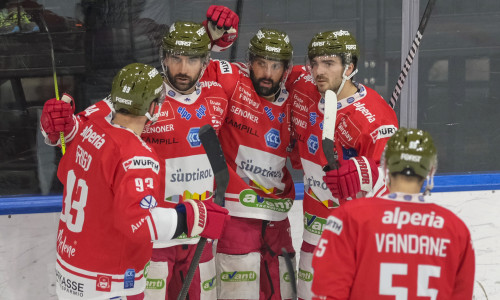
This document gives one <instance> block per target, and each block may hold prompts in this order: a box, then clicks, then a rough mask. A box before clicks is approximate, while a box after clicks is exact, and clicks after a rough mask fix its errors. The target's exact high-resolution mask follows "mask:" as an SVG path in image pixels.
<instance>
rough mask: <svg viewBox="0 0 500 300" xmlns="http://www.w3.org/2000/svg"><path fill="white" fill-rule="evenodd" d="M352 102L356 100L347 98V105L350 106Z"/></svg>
mask: <svg viewBox="0 0 500 300" xmlns="http://www.w3.org/2000/svg"><path fill="white" fill-rule="evenodd" d="M354 100H356V99H354V97H349V98H347V103H349V104H351V103H353V102H354Z"/></svg>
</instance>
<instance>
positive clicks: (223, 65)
mask: <svg viewBox="0 0 500 300" xmlns="http://www.w3.org/2000/svg"><path fill="white" fill-rule="evenodd" d="M219 63H220V72H221V73H222V74H232V73H233V68H232V67H231V64H230V63H229V62H228V61H226V60H221V61H219Z"/></svg>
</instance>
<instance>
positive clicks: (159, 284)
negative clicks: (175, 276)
mask: <svg viewBox="0 0 500 300" xmlns="http://www.w3.org/2000/svg"><path fill="white" fill-rule="evenodd" d="M164 287H165V280H163V279H153V278H146V288H147V289H149V290H161V289H162V288H164Z"/></svg>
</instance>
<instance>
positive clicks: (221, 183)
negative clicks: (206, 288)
mask: <svg viewBox="0 0 500 300" xmlns="http://www.w3.org/2000/svg"><path fill="white" fill-rule="evenodd" d="M198 136H199V137H200V140H201V144H202V145H203V148H205V152H206V153H207V156H208V160H209V161H210V166H211V167H212V170H213V172H214V177H215V184H216V188H215V191H214V194H215V195H214V198H215V199H214V203H215V204H218V205H220V206H224V194H225V193H226V188H227V185H228V184H229V172H228V170H227V164H226V160H225V158H224V153H222V148H221V146H220V143H219V139H218V138H217V134H216V133H215V130H214V129H213V127H212V126H210V125H208V124H207V125H204V126H203V127H201V128H200V131H199V132H198ZM206 243H207V239H206V238H204V237H201V238H200V241H199V242H198V245H197V246H196V250H195V252H194V255H193V260H192V261H191V264H190V265H189V269H188V272H187V274H186V278H185V280H184V283H183V284H182V289H181V292H180V294H179V296H178V297H177V300H184V299H185V298H186V296H187V294H188V291H189V286H190V285H191V281H192V280H193V276H194V273H195V271H196V268H197V267H198V264H199V263H200V258H201V254H202V252H203V248H204V247H205V244H206Z"/></svg>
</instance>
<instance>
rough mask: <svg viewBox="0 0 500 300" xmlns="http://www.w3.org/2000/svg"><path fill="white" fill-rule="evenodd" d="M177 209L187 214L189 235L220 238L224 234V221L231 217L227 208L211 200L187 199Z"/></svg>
mask: <svg viewBox="0 0 500 300" xmlns="http://www.w3.org/2000/svg"><path fill="white" fill-rule="evenodd" d="M175 209H176V210H177V212H178V213H180V214H185V216H186V224H187V232H186V233H187V235H188V236H190V237H192V236H197V235H199V236H202V237H205V238H208V239H218V238H219V237H220V236H221V235H222V229H223V228H224V223H225V222H226V221H227V220H229V219H230V216H229V215H228V211H227V209H225V208H223V207H220V206H219V205H217V204H215V203H213V202H212V201H210V200H207V201H199V200H185V201H184V202H182V203H180V204H178V205H177V206H176V207H175Z"/></svg>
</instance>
